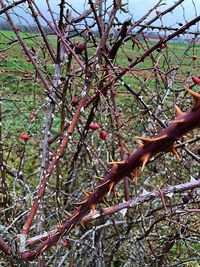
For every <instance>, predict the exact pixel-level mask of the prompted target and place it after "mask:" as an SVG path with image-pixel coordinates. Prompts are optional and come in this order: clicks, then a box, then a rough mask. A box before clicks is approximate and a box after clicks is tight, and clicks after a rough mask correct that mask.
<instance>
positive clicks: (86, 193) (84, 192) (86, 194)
mask: <svg viewBox="0 0 200 267" xmlns="http://www.w3.org/2000/svg"><path fill="white" fill-rule="evenodd" d="M82 192H83V194H84V195H85V196H86V197H88V196H89V195H90V193H89V192H87V191H85V190H84V189H82Z"/></svg>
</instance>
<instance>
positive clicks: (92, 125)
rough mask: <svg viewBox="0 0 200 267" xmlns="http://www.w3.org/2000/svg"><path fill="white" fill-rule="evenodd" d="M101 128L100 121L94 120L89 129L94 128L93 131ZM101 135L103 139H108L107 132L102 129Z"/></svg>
mask: <svg viewBox="0 0 200 267" xmlns="http://www.w3.org/2000/svg"><path fill="white" fill-rule="evenodd" d="M100 128H101V127H100V126H99V124H98V123H94V122H92V123H90V125H89V129H91V130H93V131H95V130H98V129H100ZM99 137H100V138H101V139H106V138H107V133H106V132H105V131H101V132H100V134H99Z"/></svg>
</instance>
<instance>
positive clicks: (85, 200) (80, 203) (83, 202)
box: [75, 198, 87, 205]
mask: <svg viewBox="0 0 200 267" xmlns="http://www.w3.org/2000/svg"><path fill="white" fill-rule="evenodd" d="M86 202H87V198H85V199H84V200H83V201H81V202H78V203H75V205H82V204H85V203H86Z"/></svg>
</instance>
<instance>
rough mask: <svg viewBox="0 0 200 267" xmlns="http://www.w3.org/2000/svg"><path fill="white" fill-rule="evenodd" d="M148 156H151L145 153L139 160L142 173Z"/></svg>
mask: <svg viewBox="0 0 200 267" xmlns="http://www.w3.org/2000/svg"><path fill="white" fill-rule="evenodd" d="M150 155H151V154H150V153H146V154H144V155H143V156H142V158H141V161H142V172H143V171H144V167H145V165H146V164H147V161H148V159H149V157H150Z"/></svg>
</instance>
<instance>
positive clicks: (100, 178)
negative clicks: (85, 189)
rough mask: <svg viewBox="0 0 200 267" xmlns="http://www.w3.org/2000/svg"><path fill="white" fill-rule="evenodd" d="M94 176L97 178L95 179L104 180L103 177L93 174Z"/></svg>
mask: <svg viewBox="0 0 200 267" xmlns="http://www.w3.org/2000/svg"><path fill="white" fill-rule="evenodd" d="M95 178H97V179H98V180H100V181H103V180H104V178H102V177H99V176H95Z"/></svg>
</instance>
